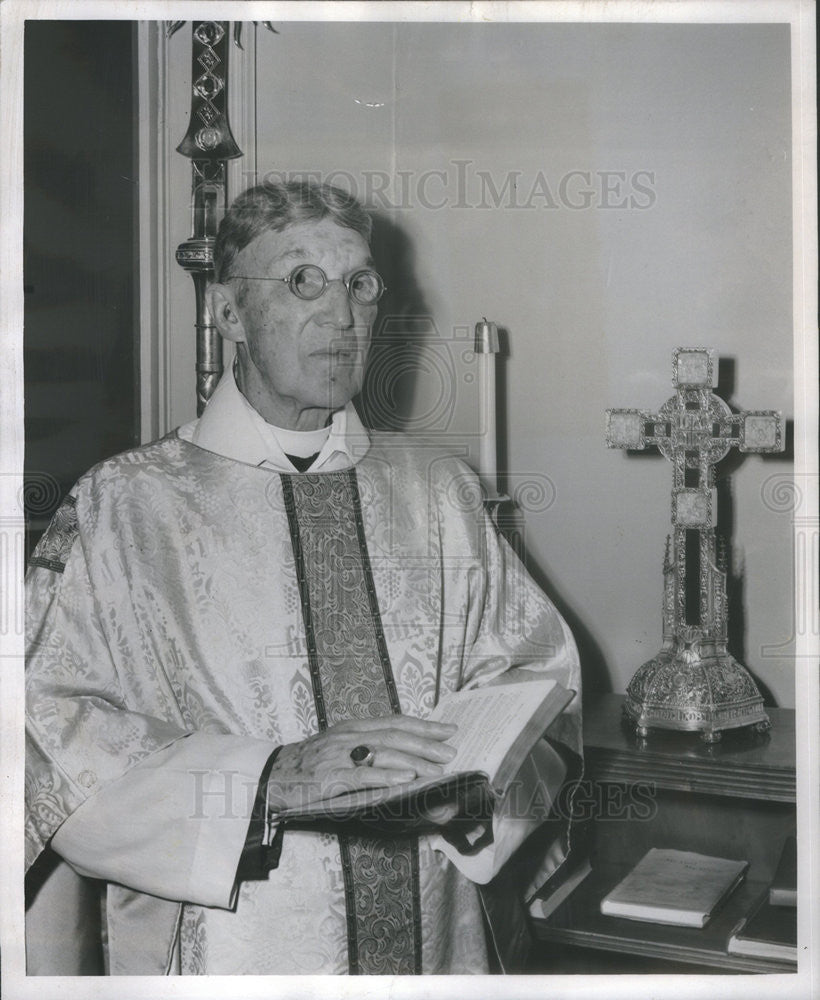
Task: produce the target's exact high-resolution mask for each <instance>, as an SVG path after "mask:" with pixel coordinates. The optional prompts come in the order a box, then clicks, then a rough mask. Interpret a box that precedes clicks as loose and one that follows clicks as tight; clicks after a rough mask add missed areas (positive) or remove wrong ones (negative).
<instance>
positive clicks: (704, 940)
mask: <svg viewBox="0 0 820 1000" xmlns="http://www.w3.org/2000/svg"><path fill="white" fill-rule="evenodd" d="M622 704H623V696H622V695H612V694H607V695H601V696H598V697H597V698H595V699H594V700H593V701H592V702H591V703H590V704H589V705H588V706H587V708H586V710H585V715H584V747H585V762H586V763H585V775H584V778H583V779H582V780H583V783H582V785H581V787H580V789H579V792H578V794H577V795H576V804H577V806H578V807H579V811H580V815H581V822H580V824H579V832H580V833H582V834H583V837H582V839H583V841H584V843H585V844H586V848H587V850H588V851H589V855H590V860H591V863H592V868H593V871H592V873H591V874H590V875H589V876H587V878H586V879H585V880H584V881H583V882H581V884H580V885H579V886H578V888H577V889H576V890H575V891H574V892H573V893H572V895H570V896H569V898H568V899H567V900H565V902H564V903H562V904H561V906H559V907H558V909H556V911H555V912H554V913H553V914H552V915H551V916H550V917H549V918H547V919H544V920H534V921H533V923H534V933H535V936H536V938H537V939H538V941H540V942H543V944H541V945H538V946H537V952H536V958H535V961H536V965H537V970H536V969H534V970H533V971H541V972H551V973H555V974H558V973H560V972H561V971H562V968H561V954H562V949H561V948H560V947H555V946H556V945H571V946H575V947H581V948H585V949H594V950H595V952H597V953H598V955H597V956H596V958H595V971H606V960H605V954H606V953H614V952H617V953H619V955H633V956H642V957H643V958H644V959H649V960H652V964H653V967H652V969H651V970H650V969H647V971H657V972H663V971H665V968H664V963H669V962H674V963H685V964H687V965H692V966H698V967H699V970H700V971H703V970H704V969H708V970H711V971H715V972H794V971H795V968H796V967H795V966H794V965H792V964H790V963H784V962H775V961H770V960H767V959H760V958H749V957H746V956H739V955H729V954H728V953H727V952H726V944H727V940H728V938H729V935H730V934H731V932H732V930H733V928H734V926H735V925H736V924H737V922H738V921H739V920H740V919H741V918H742V917H743V916H744V915H745V914H746V913H747V911H748V909H749V907H750V906H751V904H752V902H753V901H754V899H755V898H756V897H757V896H758V895H759V894H760V893H761V892H762V891H764V890H765V888H766V887H767V886H768V884H769V882H770V881H771V878H772V876H773V875H774V870H775V868H776V866H777V862H778V860H779V857H780V851H781V848H782V845H783V842H784V840H785V838H786V837H787V836H788V834H789V833H790V832H791V831H792V830H793V828H794V823H795V742H794V712H793V711H792V710H790V709H782V708H780V709H778V708H773V709H769V708H767V710H766V711H767V712H768V714H769V717H770V719H771V723H772V728H771V731H770V732H769V733H768V734H766V735H765V736H762V737H761V736H759V735H758V736H751V735H747V734H745V733H740V732H731V731H730V732H727V733H725V734H724V737H723V740H722V741H721V742H720V743H717V744H712V745H709V744H706V743H703V742H702V741H701V740H700V739H699V738H698V736H697V734H694V733H676V732H671V731H668V732H653V733H652V735H651V736H650V738H649V739H648V740H646V741H639V740H637V739H636V737H635V735H634V732H633V730H632V729H631V728H630V727H629V726H627V725H626V724H625V723H624V722H623V721H622V714H621V710H622ZM579 796H580V798H579ZM650 847H669V848H675V849H678V850H687V851H697V852H699V853H701V854H711V855H715V856H717V857H727V858H745V859H746V860H748V861H749V863H750V864H749V871H748V873H747V876H746V880H745V882H744V883H743V884H742V885H741V886H740V887H739V888H738V889H737V890H735V892H734V893H733V894H732V895H731V896H730V897H729V899H728V901H727V902H726V904H725V905H724V906H723V907H722V908H721V909H720V910H719V911H718V912H717V913H715V915H714V916H713V917H712V919H711V920H710V921H709V923H708V924H707V925H706V927H704V928H702V929H694V928H688V927H671V926H664V925H661V924H652V923H643V922H638V921H633V920H624V919H621V918H617V917H610V916H604V915H602V914H601V912H600V901H601V899H602V897H603V896H605V895H606V893H607V892H609V890H610V889H611V888H612V887H613V886H614V885H615V884H616V883H617V882H619V881H620V879H621V878H622V877H623V876H624V875H625V874H626V873H627V872H628V871H629V870H630V869H631V868H632V867H633V866H634V865H635V864H636V863H637V862H638V861H639V860H640V858H641V857H643V855H644V854H645V853H646V852H647V851H648V850H649V849H650ZM547 943H549V944H547Z"/></svg>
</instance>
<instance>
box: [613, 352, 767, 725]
mask: <svg viewBox="0 0 820 1000" xmlns="http://www.w3.org/2000/svg"><path fill="white" fill-rule="evenodd" d="M672 384H673V385H674V387H675V395H674V396H673V397H672V398H671V399H669V400H667V401H666V402H665V403H664V404H663V406H661V407H660V409H659V410H658V412H657V413H650V412H648V411H646V410H634V409H619V410H607V432H606V443H607V445H608V447H610V448H625V449H634V450H643V449H644V448H647V447H651V446H655V447H657V448H658V449H659V451H660V452H661V454H662V455H663V456H664V457H665V458H667V459H669V461H671V462H672V467H673V479H672V527H673V531H672V536H671V552H670V539H667V545H666V556H665V559H664V570H663V571H664V601H663V647H662V649H661V651H660V652H659V653H658V655H657V656H656V657H654V658H653V659H652V660H650V661H649V662H648V663H645V664H644V665H643V666H642V667H640V668H639V670H638V671H637V673H636V674H635V676H634V677H633V678H632V680H631V681H630V683H629V686H628V687H627V698H626V702H625V711H626V713H627V715H628V716H629V717H630V718H631V719H634V720H635V722H636V724H637V728H638V734H639V735H641V736H646V735H648V732H649V730H650V729H651V728H652V727H655V728H659V729H686V730H700V731H701V732H702V736H703V738H704V739H705V740H707V741H710V742H711V741H715V740H718V739H720V734H721V731H722V730H724V729H730V728H736V727H738V726H745V725H750V724H758V725H761V726H767V725H768V718H767V716H766V713H765V712H764V711H763V707H762V706H763V699H762V698H761V697H760V694H759V692H758V690H757V687H756V685H755V683H754V681H753V680H752V678H751V677H750V676H749V673H748V671H746V669H745V668H744V667H743V666H741V665H740V664H739V663H738V662H737V661H736V660H735V659H734V658H733V657H732V656H731V655H730V654H729V653H728V652H727V649H726V642H727V604H726V567H725V565H724V557H723V555H722V553H721V554H718V553H717V552H716V537H715V521H716V512H717V504H716V500H715V489H714V485H715V466H716V464H717V463H718V462H719V461H720V460H721V459H722V458H724V457H725V456H726V455H727V454H728V453H729V451H730V450H731V449H732V448H737V449H738V450H739V451H741V452H778V451H782V450H783V446H784V442H783V425H782V418H781V416H780V414H779V413H778V412H777V411H775V410H743V411H741V412H740V413H732V411H731V410H730V409H729V407H728V406H727V404H726V403H725V402H724V401H723V400H722V399H720V398H719V397H718V396H716V395H715V394H714V393H713V392H712V388H713V387H715V386H716V385H717V361H716V358H715V355H714V351H711V350H706V349H704V348H697V347H679V348H677V349H676V350H675V351H674V353H673V356H672ZM687 563H689V564H690V565H689V567H687ZM687 576H688V579H687Z"/></svg>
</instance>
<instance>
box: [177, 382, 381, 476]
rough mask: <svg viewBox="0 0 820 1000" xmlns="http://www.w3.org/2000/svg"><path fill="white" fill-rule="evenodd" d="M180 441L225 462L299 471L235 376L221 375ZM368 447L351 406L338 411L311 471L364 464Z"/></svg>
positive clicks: (364, 433) (181, 430) (331, 470)
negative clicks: (239, 386)
mask: <svg viewBox="0 0 820 1000" xmlns="http://www.w3.org/2000/svg"><path fill="white" fill-rule="evenodd" d="M178 433H179V435H180V437H182V438H184V439H185V440H186V441H190V442H191V443H192V444H195V445H197V446H198V447H200V448H204V449H205V450H206V451H213V452H216V454H217V455H223V456H224V457H225V458H232V459H235V460H236V461H237V462H246V463H248V464H249V465H265V466H266V467H268V468H272V469H275V470H276V471H277V472H290V473H292V472H295V471H296V469H295V468H294V466H293V464H292V463H291V461H290V460H289V459H288V457H287V456H286V455H285V453H284V451H283V450H282V447H281V445H280V444H279V442H278V440H277V438H276V435H275V433H271V425H270V424H268V423H267V422H266V421H265V419H264V418H263V417H262V416H261V414H259V413H258V412H257V411H256V410H255V409H254V408H253V407H252V406H251V404H250V403H249V402H248V401H247V399H245V397H244V396H243V395H242V393H241V392H240V391H239V388H238V386H237V384H236V381H235V379H234V376H233V372H232V371H230V370H229V371H227V372H225V374H224V375H223V376H222V379H221V380H220V382H219V385H218V386H217V387H216V389H215V391H214V394H213V395H212V396H211V398H210V400H209V401H208V405H207V406H206V407H205V411H204V413H203V414H202V416H201V417H200V418H199V419H198V420H194V421H192V422H191V423H190V424H185V425H184V426H183V427H180V429H179V432H178ZM369 447H370V436H369V435H368V433H367V430H366V429H365V427H364V425H363V424H362V422H361V420H360V419H359V415H358V413H356V409H355V407H354V406H353V403H348V404H347V406H345V407H344V408H343V409H340V410H336V411H335V413H334V414H333V419H332V422H331V425H330V433H329V434H328V436H327V440H326V441H325V443H324V445H323V447H322V449H321V451H320V452H319V455H318V457H317V459H316V461H315V462H314V463H313V465H312V466H311V467H310V471H311V472H319V471H321V472H335V471H336V470H338V469H347V468H350V466H351V465H355V464H356V463H357V462H359V461H361V459H362V457H363V456H364V454H365V453H366V452H367V450H368V448H369Z"/></svg>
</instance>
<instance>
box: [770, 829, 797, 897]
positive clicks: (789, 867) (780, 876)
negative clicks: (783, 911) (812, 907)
mask: <svg viewBox="0 0 820 1000" xmlns="http://www.w3.org/2000/svg"><path fill="white" fill-rule="evenodd" d="M769 902H770V903H771V904H772V906H797V837H796V836H795V835H794V834H792V835H791V836H790V837H786V841H785V843H784V844H783V850H782V851H781V853H780V861H779V862H778V865H777V871H776V872H775V873H774V878H773V879H772V884H771V885H770V886H769Z"/></svg>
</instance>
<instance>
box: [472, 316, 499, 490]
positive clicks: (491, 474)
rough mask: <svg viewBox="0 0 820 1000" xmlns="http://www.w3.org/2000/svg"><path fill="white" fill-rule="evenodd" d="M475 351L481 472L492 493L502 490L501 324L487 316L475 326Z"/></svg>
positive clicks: (479, 468)
mask: <svg viewBox="0 0 820 1000" xmlns="http://www.w3.org/2000/svg"><path fill="white" fill-rule="evenodd" d="M475 352H476V355H477V360H478V407H479V413H480V415H481V418H480V419H481V423H480V434H479V444H478V471H479V474H480V476H481V478H482V479H483V480H484V485H485V486H486V487H487V490H488V491H489V494H490V496H491V497H492V496H496V495H497V493H498V468H497V458H496V440H497V438H496V426H495V356H496V353H497V352H498V327H497V326H496V325H495V323H488V322H487V318H486V316H485V317H484V318H483V321H482V322H481V323H476V326H475Z"/></svg>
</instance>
